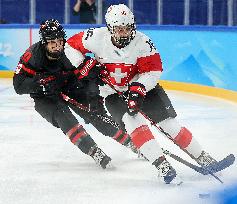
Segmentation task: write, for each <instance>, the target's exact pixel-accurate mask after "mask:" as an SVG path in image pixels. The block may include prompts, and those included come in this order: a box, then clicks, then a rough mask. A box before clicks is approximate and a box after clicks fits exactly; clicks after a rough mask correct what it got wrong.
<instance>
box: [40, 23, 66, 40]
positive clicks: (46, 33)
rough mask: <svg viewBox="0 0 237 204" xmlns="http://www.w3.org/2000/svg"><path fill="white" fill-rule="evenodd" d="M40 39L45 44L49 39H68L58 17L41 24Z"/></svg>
mask: <svg viewBox="0 0 237 204" xmlns="http://www.w3.org/2000/svg"><path fill="white" fill-rule="evenodd" d="M39 34H40V40H41V42H42V43H43V44H45V43H47V40H54V39H58V38H63V39H64V40H65V41H66V37H67V36H66V32H65V30H64V28H63V27H62V26H61V25H60V23H59V22H58V21H57V20H56V19H49V20H46V21H44V22H42V23H41V24H40V30H39Z"/></svg>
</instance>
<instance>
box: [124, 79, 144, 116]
mask: <svg viewBox="0 0 237 204" xmlns="http://www.w3.org/2000/svg"><path fill="white" fill-rule="evenodd" d="M145 96H146V89H145V86H144V85H143V84H141V83H139V82H132V83H131V84H130V85H129V87H128V114H129V115H131V116H134V115H135V114H137V113H138V112H139V110H140V108H141V107H142V104H143V101H144V98H145Z"/></svg>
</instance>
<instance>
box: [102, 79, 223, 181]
mask: <svg viewBox="0 0 237 204" xmlns="http://www.w3.org/2000/svg"><path fill="white" fill-rule="evenodd" d="M102 80H103V81H104V82H105V83H106V84H107V85H109V86H110V88H112V89H113V90H114V91H115V92H116V93H117V94H118V95H119V96H120V97H122V99H123V100H125V101H126V100H127V98H126V97H125V96H124V95H123V93H122V92H120V91H118V90H117V89H116V88H115V87H114V86H113V85H112V84H111V82H110V81H109V80H108V78H107V77H105V78H103V79H102ZM137 111H138V112H139V113H140V114H142V115H143V117H144V118H146V119H147V120H148V121H149V122H150V123H151V125H153V126H155V127H156V128H157V129H158V130H159V131H160V132H161V133H163V134H164V135H165V136H166V137H168V138H169V139H170V140H172V141H173V139H172V137H171V136H170V135H169V134H168V133H166V132H164V130H163V129H162V128H161V127H159V126H158V125H157V123H156V122H155V121H154V120H152V119H151V118H150V117H149V116H148V115H146V114H145V113H144V112H143V111H141V110H137ZM163 153H164V154H167V155H169V156H170V157H171V158H173V159H175V160H177V161H179V162H181V163H182V164H184V165H186V166H188V167H190V168H192V169H193V170H195V171H197V172H199V173H201V172H202V174H204V172H208V174H210V175H211V176H213V177H214V178H215V179H216V180H218V181H219V182H220V183H222V184H223V183H224V182H223V181H222V180H221V179H220V178H219V177H217V176H216V175H215V174H214V173H213V172H212V171H211V170H210V169H207V168H205V167H204V166H201V167H198V166H196V165H193V164H192V163H189V162H188V161H186V160H184V159H182V158H181V157H178V156H176V155H174V154H172V153H170V152H169V151H168V150H163ZM206 174H207V173H205V174H204V175H206Z"/></svg>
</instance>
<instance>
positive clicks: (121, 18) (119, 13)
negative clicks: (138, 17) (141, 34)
mask: <svg viewBox="0 0 237 204" xmlns="http://www.w3.org/2000/svg"><path fill="white" fill-rule="evenodd" d="M105 21H106V24H107V27H108V29H109V31H110V33H111V34H112V37H113V38H114V40H115V41H116V43H118V44H119V45H120V46H121V47H125V46H127V45H128V44H129V43H130V42H131V40H132V39H134V37H135V35H136V25H135V18H134V15H133V13H132V11H131V10H130V9H129V8H128V7H127V6H126V5H124V4H118V5H111V6H110V7H109V8H108V9H107V12H106V14H105ZM120 26H121V27H127V28H128V29H127V30H129V33H128V36H122V37H120V36H117V35H116V29H115V28H116V27H120Z"/></svg>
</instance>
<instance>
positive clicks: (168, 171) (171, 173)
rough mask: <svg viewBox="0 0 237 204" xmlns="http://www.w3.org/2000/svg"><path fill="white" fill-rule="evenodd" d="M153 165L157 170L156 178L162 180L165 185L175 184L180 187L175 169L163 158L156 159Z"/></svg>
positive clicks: (179, 180)
mask: <svg viewBox="0 0 237 204" xmlns="http://www.w3.org/2000/svg"><path fill="white" fill-rule="evenodd" d="M153 165H154V166H155V167H156V168H157V169H158V171H159V173H158V176H159V177H160V178H161V180H163V181H164V182H165V183H166V184H170V183H173V184H176V185H180V184H181V183H182V181H181V179H180V178H179V177H177V174H176V171H175V169H174V168H173V167H172V166H171V164H170V163H169V162H168V161H167V160H166V158H165V157H164V156H162V157H160V158H158V159H157V160H155V161H154V162H153Z"/></svg>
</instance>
